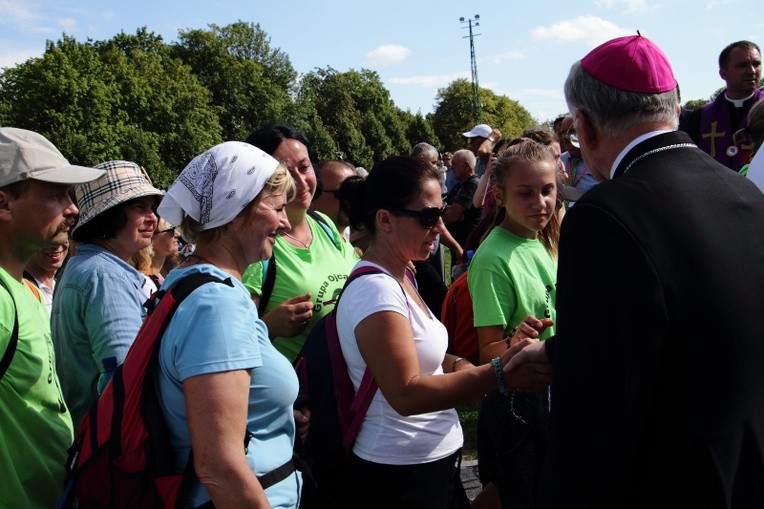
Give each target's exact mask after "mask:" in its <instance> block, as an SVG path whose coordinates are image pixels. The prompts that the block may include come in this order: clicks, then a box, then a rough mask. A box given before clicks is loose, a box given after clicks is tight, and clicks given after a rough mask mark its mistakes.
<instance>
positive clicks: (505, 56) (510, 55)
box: [479, 51, 525, 64]
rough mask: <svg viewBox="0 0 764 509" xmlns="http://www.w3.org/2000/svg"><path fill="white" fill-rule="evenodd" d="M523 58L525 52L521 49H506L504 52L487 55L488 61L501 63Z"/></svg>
mask: <svg viewBox="0 0 764 509" xmlns="http://www.w3.org/2000/svg"><path fill="white" fill-rule="evenodd" d="M523 58H525V53H523V52H522V51H507V52H506V53H502V54H500V55H493V56H490V57H488V61H490V62H493V63H494V64H502V63H504V62H508V61H510V60H522V59H523ZM479 60H482V59H479Z"/></svg>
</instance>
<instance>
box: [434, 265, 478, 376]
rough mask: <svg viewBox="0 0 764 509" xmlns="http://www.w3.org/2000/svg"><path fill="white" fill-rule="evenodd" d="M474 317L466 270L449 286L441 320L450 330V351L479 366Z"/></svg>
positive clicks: (441, 312)
mask: <svg viewBox="0 0 764 509" xmlns="http://www.w3.org/2000/svg"><path fill="white" fill-rule="evenodd" d="M474 318H475V315H474V314H473V312H472V297H471V296H470V289H469V287H468V286H467V272H464V273H463V274H461V275H460V276H459V277H458V278H456V279H455V280H454V282H453V283H451V286H449V287H448V292H447V293H446V298H445V299H443V306H442V307H441V311H440V321H441V322H443V325H445V326H446V329H447V330H448V352H449V353H452V354H454V355H458V356H459V357H464V358H465V359H467V360H468V361H470V362H471V363H473V364H474V365H476V366H477V365H478V364H480V346H479V343H478V335H477V329H476V328H475V325H474Z"/></svg>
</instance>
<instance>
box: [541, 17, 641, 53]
mask: <svg viewBox="0 0 764 509" xmlns="http://www.w3.org/2000/svg"><path fill="white" fill-rule="evenodd" d="M634 32H635V31H634V30H633V29H630V28H622V27H619V26H618V25H616V24H615V23H612V22H610V21H607V20H604V19H602V18H599V17H597V16H580V17H578V18H574V19H569V20H565V21H560V22H558V23H554V24H552V25H551V26H548V27H543V26H541V27H536V28H534V29H533V30H532V31H531V35H532V36H533V38H534V39H535V40H553V41H557V42H565V43H568V42H583V43H584V44H586V45H588V46H590V47H592V48H593V47H595V46H597V45H599V44H601V43H603V42H605V41H607V40H610V39H613V38H615V37H620V36H623V35H629V34H634Z"/></svg>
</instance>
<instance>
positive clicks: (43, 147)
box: [0, 127, 104, 187]
mask: <svg viewBox="0 0 764 509" xmlns="http://www.w3.org/2000/svg"><path fill="white" fill-rule="evenodd" d="M103 174H104V172H103V171H102V170H97V169H95V168H88V167H85V166H77V165H74V164H69V161H67V159H66V158H65V157H64V156H63V155H61V152H59V151H58V149H57V148H56V147H55V145H53V144H52V143H51V142H50V141H48V139H47V138H45V137H44V136H43V135H41V134H38V133H36V132H33V131H27V130H26V129H17V128H15V127H2V128H0V187H4V186H7V185H9V184H13V183H15V182H20V181H22V180H27V179H34V180H42V181H43V182H53V183H56V184H81V183H83V182H90V181H91V180H94V179H97V178H98V177H100V176H101V175H103Z"/></svg>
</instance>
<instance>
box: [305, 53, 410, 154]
mask: <svg viewBox="0 0 764 509" xmlns="http://www.w3.org/2000/svg"><path fill="white" fill-rule="evenodd" d="M296 102H297V105H296V108H295V111H297V112H299V113H300V114H301V115H302V117H301V118H300V119H299V121H298V122H297V124H298V125H305V126H306V129H305V133H306V134H307V135H309V136H310V137H311V138H312V139H313V141H314V149H315V151H316V156H317V157H318V159H328V158H344V159H347V160H348V161H350V162H351V163H353V164H355V165H358V166H364V167H365V168H371V167H372V166H373V164H374V163H375V162H377V161H380V160H382V159H384V158H386V157H388V156H391V155H394V154H400V153H405V152H406V151H407V150H408V149H409V148H410V146H409V145H408V141H407V139H406V135H405V127H404V125H403V123H402V122H401V117H400V110H398V108H396V107H395V104H394V103H393V102H392V100H391V99H390V94H389V92H388V91H387V90H386V89H385V88H384V86H383V85H382V82H381V80H380V78H379V75H378V74H377V73H376V72H373V71H369V70H365V69H364V70H361V71H360V72H358V71H355V70H350V71H347V72H344V73H341V72H338V71H336V70H335V69H332V68H331V67H327V68H324V69H315V70H314V71H312V72H310V73H308V74H306V75H305V76H303V78H302V80H301V83H300V91H299V94H298V97H297V101H296ZM308 116H310V118H311V119H312V120H311V121H308ZM316 135H318V136H316ZM327 135H328V139H327ZM329 140H331V141H329ZM316 141H318V143H316Z"/></svg>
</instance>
